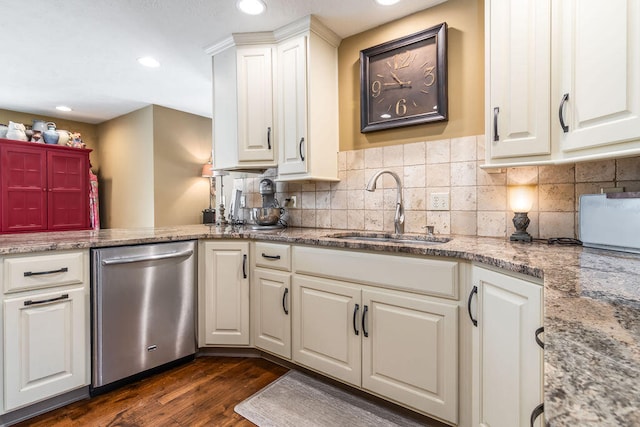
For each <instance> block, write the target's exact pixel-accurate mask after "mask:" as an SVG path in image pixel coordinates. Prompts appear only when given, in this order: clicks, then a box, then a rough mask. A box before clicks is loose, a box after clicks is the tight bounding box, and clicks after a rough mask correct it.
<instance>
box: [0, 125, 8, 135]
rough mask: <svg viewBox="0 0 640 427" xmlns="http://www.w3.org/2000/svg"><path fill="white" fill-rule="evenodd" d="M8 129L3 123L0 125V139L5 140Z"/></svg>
mask: <svg viewBox="0 0 640 427" xmlns="http://www.w3.org/2000/svg"><path fill="white" fill-rule="evenodd" d="M8 131H9V127H8V126H7V125H5V124H3V123H0V138H6V137H7V132H8Z"/></svg>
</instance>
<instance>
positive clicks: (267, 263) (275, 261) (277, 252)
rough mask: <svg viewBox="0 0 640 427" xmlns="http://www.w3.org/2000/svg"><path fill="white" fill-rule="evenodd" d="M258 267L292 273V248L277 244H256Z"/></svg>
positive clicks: (255, 252)
mask: <svg viewBox="0 0 640 427" xmlns="http://www.w3.org/2000/svg"><path fill="white" fill-rule="evenodd" d="M253 253H254V254H255V259H256V267H265V268H274V269H277V270H285V271H291V246H289V245H282V244H277V243H267V242H256V243H255V251H254V252H253Z"/></svg>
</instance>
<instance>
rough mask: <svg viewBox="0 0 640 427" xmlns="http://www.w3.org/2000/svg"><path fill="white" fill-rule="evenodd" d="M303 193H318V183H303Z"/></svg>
mask: <svg viewBox="0 0 640 427" xmlns="http://www.w3.org/2000/svg"><path fill="white" fill-rule="evenodd" d="M302 191H316V183H315V182H303V183H302Z"/></svg>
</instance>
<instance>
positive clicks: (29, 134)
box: [24, 125, 33, 141]
mask: <svg viewBox="0 0 640 427" xmlns="http://www.w3.org/2000/svg"><path fill="white" fill-rule="evenodd" d="M24 127H25V130H24V134H25V135H27V141H31V137H32V136H33V129H31V126H29V125H24Z"/></svg>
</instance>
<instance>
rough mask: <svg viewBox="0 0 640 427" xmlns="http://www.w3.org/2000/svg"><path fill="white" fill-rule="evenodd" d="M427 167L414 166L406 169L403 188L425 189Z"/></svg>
mask: <svg viewBox="0 0 640 427" xmlns="http://www.w3.org/2000/svg"><path fill="white" fill-rule="evenodd" d="M425 175H426V173H425V165H424V164H422V165H413V166H405V167H404V177H403V179H402V186H403V187H404V188H411V187H422V188H424V187H425V184H426V176H425Z"/></svg>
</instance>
